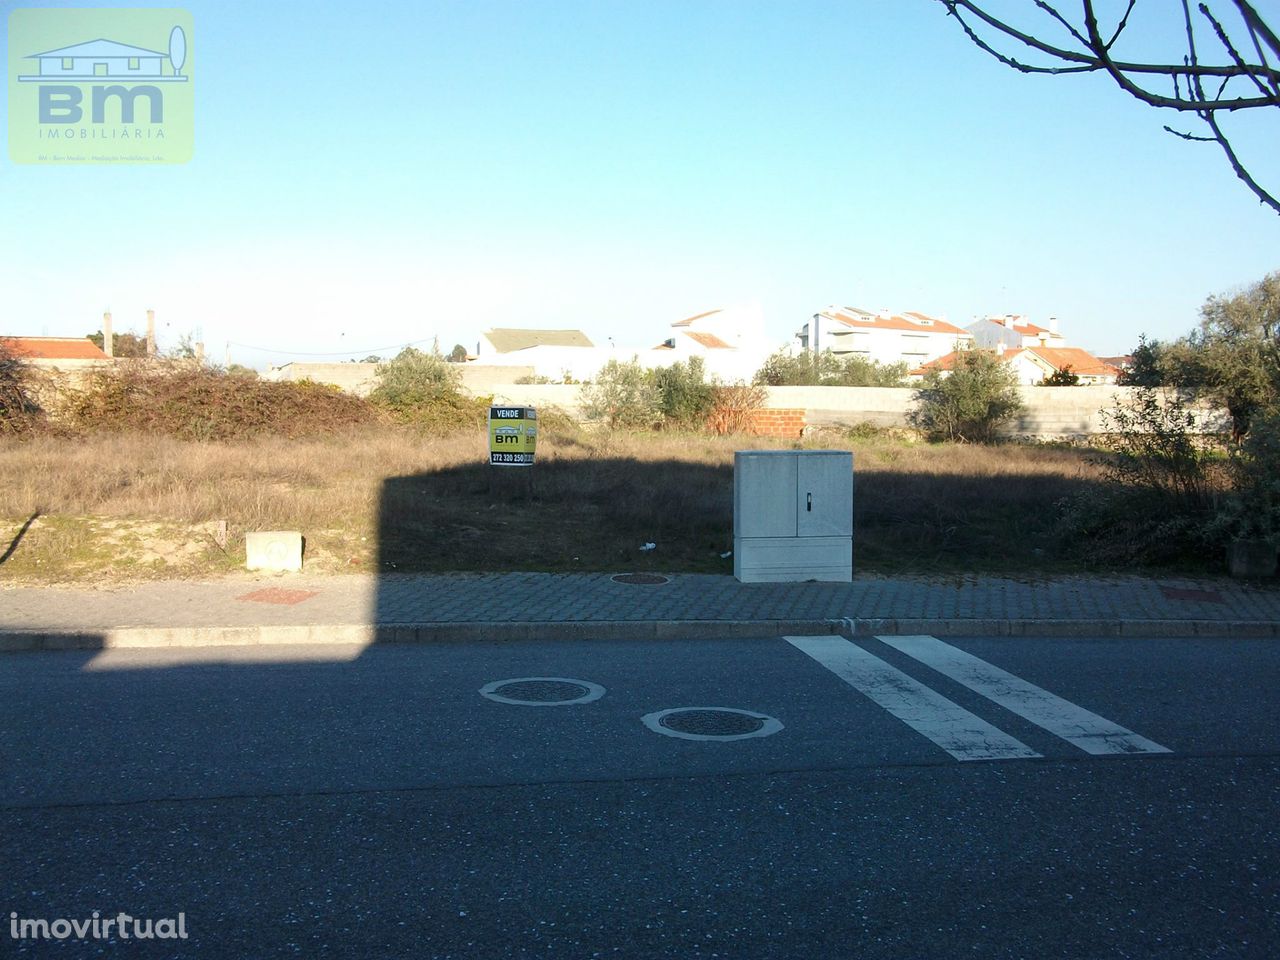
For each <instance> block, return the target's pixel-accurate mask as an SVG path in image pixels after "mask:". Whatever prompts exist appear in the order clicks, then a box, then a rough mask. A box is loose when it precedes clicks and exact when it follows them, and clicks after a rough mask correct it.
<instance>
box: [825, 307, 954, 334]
mask: <svg viewBox="0 0 1280 960" xmlns="http://www.w3.org/2000/svg"><path fill="white" fill-rule="evenodd" d="M846 311H849V312H846ZM821 315H822V316H824V317H829V318H831V319H832V320H837V321H839V322H840V323H843V324H844V325H845V326H846V327H853V328H854V329H865V330H910V331H911V332H912V333H949V334H952V335H954V336H957V337H965V338H968V337H971V336H972V334H970V333H967V332H966V331H964V330H961V329H960V328H959V327H956V326H952V325H951V324H949V323H947V322H946V321H945V320H934V319H933V318H932V317H927V316H925V315H924V314H922V313H915V314H911V313H909V314H907V316H905V317H899V316H888V317H886V316H868V315H865V314H863V313H861V312H856V313H855V312H852V311H851V308H848V307H846V308H845V309H844V310H835V311H831V310H823V311H822V314H821ZM912 316H914V317H918V318H920V319H917V320H908V319H907V317H912ZM926 320H928V321H930V322H929V323H925V322H924V321H926Z"/></svg>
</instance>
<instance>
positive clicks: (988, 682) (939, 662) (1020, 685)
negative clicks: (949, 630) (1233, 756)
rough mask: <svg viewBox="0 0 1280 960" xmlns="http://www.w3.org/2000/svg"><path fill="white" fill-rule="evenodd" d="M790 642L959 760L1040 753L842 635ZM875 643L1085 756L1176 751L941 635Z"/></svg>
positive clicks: (799, 639) (1000, 758)
mask: <svg viewBox="0 0 1280 960" xmlns="http://www.w3.org/2000/svg"><path fill="white" fill-rule="evenodd" d="M783 639H784V640H786V641H787V642H788V643H789V644H791V645H792V646H793V647H795V648H796V649H797V650H800V651H801V652H803V653H805V654H807V655H808V656H809V657H811V658H813V659H814V660H816V661H817V662H818V663H820V664H822V666H824V667H826V668H827V669H828V670H830V671H831V672H832V673H834V674H835V675H836V676H838V677H840V678H841V679H842V680H844V681H845V682H846V683H848V684H849V685H850V686H852V687H853V688H854V689H855V690H858V691H859V692H860V693H862V694H864V695H865V696H866V697H868V698H869V699H870V700H872V701H873V702H874V703H876V704H877V705H879V706H880V707H882V708H884V709H885V710H887V711H888V712H889V713H891V714H892V715H893V716H895V717H897V718H898V719H899V720H901V721H902V722H904V723H906V724H907V725H908V726H910V727H911V728H912V729H913V730H915V731H917V732H918V733H921V734H923V735H924V736H926V737H928V738H929V739H930V740H932V741H933V742H934V743H936V744H937V745H938V746H940V747H941V748H942V749H944V750H946V751H947V753H949V754H951V755H952V756H953V757H955V758H956V759H957V760H1009V759H1029V758H1034V757H1039V756H1041V754H1039V753H1037V752H1036V751H1035V750H1033V749H1031V747H1029V746H1027V745H1026V744H1025V743H1023V742H1022V741H1020V740H1017V739H1016V738H1014V737H1012V736H1010V735H1009V734H1007V733H1005V732H1004V731H1003V730H1001V729H999V728H998V727H995V726H993V725H992V724H990V723H988V722H987V721H986V720H983V719H982V718H981V717H979V716H977V715H976V714H973V713H971V712H969V711H968V710H966V709H964V708H963V707H961V706H960V705H959V704H956V703H953V702H952V701H951V700H948V699H947V698H946V697H944V696H942V694H940V693H938V692H937V691H935V690H933V689H932V688H930V687H929V686H926V685H925V684H924V683H921V682H920V681H919V680H916V679H915V678H914V677H912V676H910V675H908V674H906V673H903V672H902V671H901V670H899V669H898V668H896V667H894V666H893V665H892V664H889V663H887V662H885V661H884V660H882V659H880V658H879V657H877V656H875V655H874V654H872V653H870V652H868V651H867V650H864V649H863V648H862V647H860V646H858V645H857V644H855V643H853V642H851V641H849V640H846V639H844V638H843V637H831V636H822V637H784V638H783ZM876 639H877V640H880V641H881V642H882V643H885V644H887V645H889V646H890V647H893V648H894V649H895V650H898V651H900V652H901V653H904V654H906V655H907V656H909V657H911V658H913V659H915V660H917V661H918V662H920V663H922V664H924V665H925V666H927V667H929V668H930V669H931V670H934V671H936V672H937V673H940V674H942V675H943V676H946V677H949V678H950V679H952V680H954V681H956V682H957V683H960V684H962V685H963V686H965V687H968V688H969V689H970V690H972V691H974V692H975V693H978V694H981V695H982V696H983V697H986V698H987V699H988V700H990V701H992V702H993V703H996V704H998V705H1000V706H1001V707H1003V708H1004V709H1006V710H1009V711H1010V712H1012V713H1015V714H1017V715H1018V716H1020V717H1022V718H1024V719H1026V720H1029V721H1031V722H1032V723H1034V724H1035V725H1036V726H1038V727H1041V728H1043V729H1045V730H1047V731H1049V732H1050V733H1052V734H1053V735H1055V736H1057V737H1061V738H1062V739H1063V740H1065V741H1067V742H1068V743H1070V744H1072V745H1073V746H1075V747H1078V748H1079V749H1081V750H1083V751H1085V752H1086V753H1089V754H1092V755H1095V756H1103V755H1109V754H1129V755H1132V754H1156V753H1170V752H1172V751H1170V750H1169V748H1168V747H1164V746H1161V745H1160V744H1158V743H1155V742H1154V741H1152V740H1148V739H1147V738H1146V737H1143V736H1140V735H1138V734H1137V733H1134V732H1133V731H1132V730H1129V729H1127V728H1125V727H1122V726H1120V725H1119V724H1117V723H1113V722H1112V721H1110V720H1108V719H1107V718H1106V717H1101V716H1099V715H1098V714H1096V713H1092V712H1090V711H1088V710H1086V709H1084V708H1083V707H1080V706H1077V705H1076V704H1074V703H1071V702H1070V701H1068V700H1064V699H1062V698H1061V697H1059V696H1057V695H1056V694H1052V693H1050V692H1049V691H1048V690H1045V689H1043V688H1041V687H1037V686H1036V685H1035V684H1033V683H1029V682H1028V681H1026V680H1023V679H1022V678H1021V677H1017V676H1014V675H1013V674H1011V673H1009V672H1007V671H1005V670H1001V669H1000V668H999V667H996V666H994V665H993V664H990V663H987V662H986V661H985V660H981V659H979V658H978V657H975V656H973V655H972V654H970V653H966V652H965V651H963V650H961V649H959V648H958V647H953V646H951V645H950V644H948V643H943V642H942V641H941V640H939V639H937V638H936V637H928V636H915V637H877V638H876Z"/></svg>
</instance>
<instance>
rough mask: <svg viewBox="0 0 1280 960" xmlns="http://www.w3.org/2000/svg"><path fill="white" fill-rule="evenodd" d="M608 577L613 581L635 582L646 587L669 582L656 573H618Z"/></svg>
mask: <svg viewBox="0 0 1280 960" xmlns="http://www.w3.org/2000/svg"><path fill="white" fill-rule="evenodd" d="M610 579H612V580H613V582H614V583H635V584H640V585H642V586H648V587H656V586H658V585H659V584H662V583H670V582H671V581H670V580H669V579H668V578H667V577H664V576H662V575H661V574H658V573H620V574H618V575H617V576H615V577H611V578H610Z"/></svg>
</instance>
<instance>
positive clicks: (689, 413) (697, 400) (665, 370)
mask: <svg viewBox="0 0 1280 960" xmlns="http://www.w3.org/2000/svg"><path fill="white" fill-rule="evenodd" d="M652 376H653V385H654V389H655V390H656V391H657V393H658V410H659V411H660V412H661V413H662V416H663V417H664V418H665V419H666V421H667V423H669V424H671V425H672V426H678V427H685V428H693V429H701V428H702V427H703V426H704V425H705V424H706V422H707V416H708V414H710V413H711V410H712V407H713V406H714V405H715V402H716V388H715V387H714V386H713V385H712V384H710V383H708V382H707V369H706V364H705V363H703V361H702V358H701V357H690V358H689V359H688V360H687V361H683V362H680V363H673V364H672V365H671V366H669V367H659V368H658V369H656V370H654V371H653V374H652Z"/></svg>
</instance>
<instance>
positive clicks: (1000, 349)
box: [996, 340, 1005, 357]
mask: <svg viewBox="0 0 1280 960" xmlns="http://www.w3.org/2000/svg"><path fill="white" fill-rule="evenodd" d="M1004 351H1005V345H1004V341H1003V340H1001V341H1000V342H999V343H997V344H996V356H997V357H1003V356H1004Z"/></svg>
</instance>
